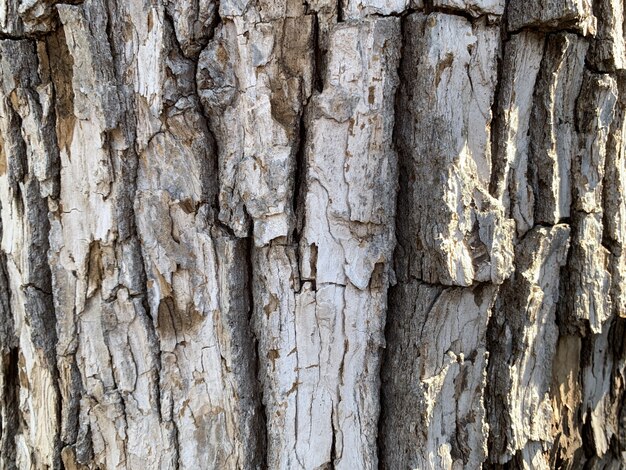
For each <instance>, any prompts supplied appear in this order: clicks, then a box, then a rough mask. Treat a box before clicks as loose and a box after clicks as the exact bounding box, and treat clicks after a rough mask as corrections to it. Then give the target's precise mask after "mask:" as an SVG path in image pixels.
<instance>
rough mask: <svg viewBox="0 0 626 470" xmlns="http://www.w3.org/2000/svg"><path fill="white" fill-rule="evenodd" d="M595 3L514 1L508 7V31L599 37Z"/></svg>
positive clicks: (580, 1)
mask: <svg viewBox="0 0 626 470" xmlns="http://www.w3.org/2000/svg"><path fill="white" fill-rule="evenodd" d="M592 3H593V2H592V0H555V1H550V2H545V1H544V0H511V1H510V2H509V4H508V7H507V14H508V15H507V17H508V29H509V31H518V30H520V29H522V28H533V29H540V30H544V31H558V30H575V31H576V32H578V33H580V34H582V35H584V36H587V35H594V34H595V33H596V24H597V20H596V17H595V16H594V15H593V12H592Z"/></svg>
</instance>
